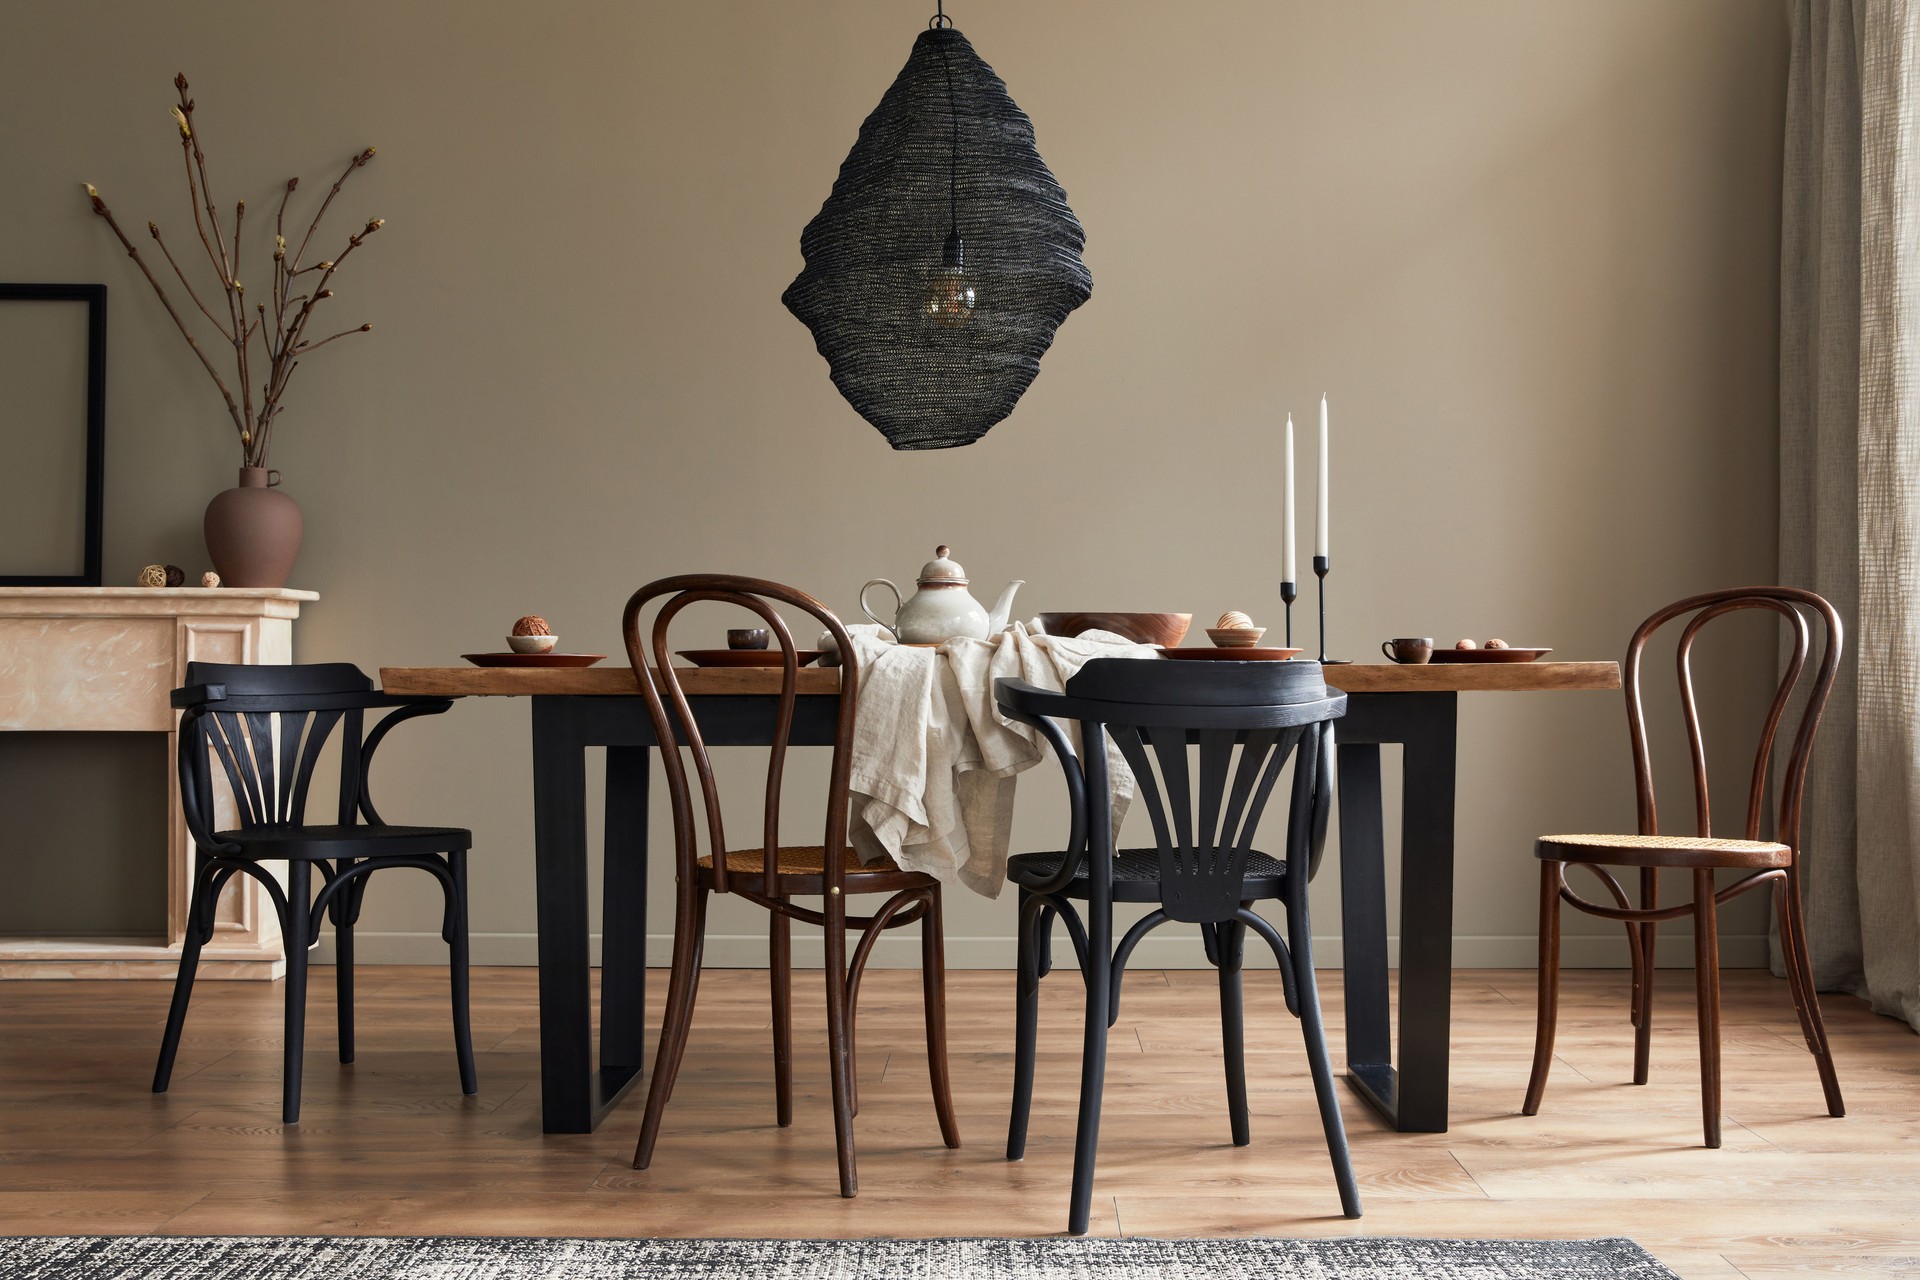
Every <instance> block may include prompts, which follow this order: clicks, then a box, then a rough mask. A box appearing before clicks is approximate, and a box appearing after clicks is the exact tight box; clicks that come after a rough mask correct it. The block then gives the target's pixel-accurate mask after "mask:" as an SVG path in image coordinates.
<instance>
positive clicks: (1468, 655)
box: [1429, 649, 1553, 662]
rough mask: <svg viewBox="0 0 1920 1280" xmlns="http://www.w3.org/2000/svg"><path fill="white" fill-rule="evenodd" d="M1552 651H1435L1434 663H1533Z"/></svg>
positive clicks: (1432, 659)
mask: <svg viewBox="0 0 1920 1280" xmlns="http://www.w3.org/2000/svg"><path fill="white" fill-rule="evenodd" d="M1552 652H1553V650H1551V649H1435V650H1434V651H1433V657H1432V658H1431V659H1429V661H1432V662H1532V661H1533V660H1534V659H1535V658H1538V657H1539V656H1540V655H1541V654H1543V653H1552Z"/></svg>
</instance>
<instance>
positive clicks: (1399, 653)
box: [1380, 636, 1433, 666]
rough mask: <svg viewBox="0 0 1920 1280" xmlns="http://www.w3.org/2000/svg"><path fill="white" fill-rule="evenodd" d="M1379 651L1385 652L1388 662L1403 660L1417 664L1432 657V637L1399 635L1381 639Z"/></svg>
mask: <svg viewBox="0 0 1920 1280" xmlns="http://www.w3.org/2000/svg"><path fill="white" fill-rule="evenodd" d="M1380 652H1381V653H1384V654H1386V655H1387V660H1388V661H1390V662H1404V663H1408V664H1410V665H1413V666H1418V665H1419V664H1420V663H1422V662H1427V661H1430V660H1431V659H1432V658H1433V637H1432V636H1401V637H1400V638H1399V639H1397V640H1382V641H1381V642H1380Z"/></svg>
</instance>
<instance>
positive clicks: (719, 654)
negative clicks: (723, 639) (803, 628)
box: [675, 649, 822, 667]
mask: <svg viewBox="0 0 1920 1280" xmlns="http://www.w3.org/2000/svg"><path fill="white" fill-rule="evenodd" d="M675 652H676V653H678V654H679V655H680V656H681V657H683V658H685V659H686V660H687V661H688V662H691V663H692V664H693V665H694V666H696V667H777V666H779V665H780V664H781V663H782V662H784V661H785V658H784V657H783V656H782V655H781V652H780V650H778V649H678V650H675ZM821 652H822V651H821V650H819V649H799V650H796V651H795V653H794V655H793V656H794V658H795V660H796V661H798V662H799V664H800V665H801V666H803V667H804V666H806V665H807V664H808V663H810V662H815V661H818V660H819V657H820V654H821Z"/></svg>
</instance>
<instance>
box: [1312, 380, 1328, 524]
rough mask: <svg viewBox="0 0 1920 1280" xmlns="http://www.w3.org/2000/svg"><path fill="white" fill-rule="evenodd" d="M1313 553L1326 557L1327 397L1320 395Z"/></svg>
mask: <svg viewBox="0 0 1920 1280" xmlns="http://www.w3.org/2000/svg"><path fill="white" fill-rule="evenodd" d="M1313 554H1314V555H1316V556H1319V557H1321V558H1322V559H1327V558H1329V557H1328V553H1327V398H1326V396H1324V395H1323V396H1321V397H1320V527H1319V529H1318V531H1317V532H1316V533H1315V535H1314V541H1313Z"/></svg>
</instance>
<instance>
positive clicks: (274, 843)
mask: <svg viewBox="0 0 1920 1280" xmlns="http://www.w3.org/2000/svg"><path fill="white" fill-rule="evenodd" d="M173 705H174V706H175V707H176V708H179V709H180V710H181V711H182V713H183V714H182V715H181V717H180V800H181V807H182V808H183V809H184V810H185V812H186V819H187V829H188V831H189V832H190V833H191V834H192V836H193V842H194V846H195V859H194V863H195V867H194V877H193V891H192V895H191V897H190V898H189V899H188V907H187V936H186V945H185V947H184V948H183V949H182V951H181V953H180V972H179V976H178V977H177V978H175V979H174V985H173V1006H172V1008H171V1009H170V1010H169V1011H168V1013H167V1030H166V1035H165V1037H164V1038H163V1039H162V1041H161V1043H160V1062H159V1066H158V1067H157V1068H156V1069H155V1071H154V1075H153V1091H154V1092H155V1093H165V1092H166V1091H167V1084H168V1081H169V1080H170V1079H171V1077H172V1075H173V1060H174V1055H175V1054H176V1053H177V1052H178V1050H179V1048H180V1030H181V1027H182V1025H183V1024H184V1023H185V1022H186V1018H187V1001H188V999H189V998H190V997H191V996H192V994H193V976H194V970H195V969H196V968H197V967H198V965H199V962H200V949H201V948H202V947H203V946H205V945H206V942H207V940H208V939H209V938H211V937H212V936H213V927H214V905H215V903H217V902H218V901H219V898H220V891H221V890H222V889H224V888H225V887H226V884H227V882H228V881H229V880H231V879H232V878H233V877H234V876H236V875H248V876H252V877H253V878H254V879H255V880H258V881H259V882H260V883H261V884H262V885H264V886H265V887H266V891H267V896H268V897H270V898H271V899H272V900H273V908H274V911H275V912H276V913H277V914H278V915H279V917H280V930H281V933H282V934H283V935H284V937H285V940H286V948H287V979H286V988H287V990H286V995H287V1018H286V1064H285V1072H284V1077H283V1080H282V1106H281V1114H282V1116H283V1118H284V1119H285V1120H286V1122H287V1123H289V1124H291V1123H293V1122H295V1121H297V1120H298V1119H299V1118H300V1055H301V1050H302V1049H303V1047H304V1043H305V1038H306V1037H305V1027H306V1002H307V950H308V948H309V947H311V946H312V945H313V942H314V937H315V935H316V934H317V933H318V931H319V926H320V920H321V915H322V913H323V912H324V913H325V914H326V916H327V918H328V919H330V920H331V921H332V922H333V929H334V945H335V951H336V957H337V958H336V962H335V978H336V982H337V984H338V990H339V1005H340V1061H342V1062H352V1061H353V926H354V923H355V921H357V920H358V919H359V917H360V904H361V900H362V898H363V897H364V896H365V894H366V889H367V877H368V876H370V875H372V874H373V873H374V872H375V871H385V870H387V869H389V868H393V867H415V868H418V869H420V870H422V871H426V872H429V873H431V874H432V875H433V876H434V877H435V878H436V879H438V880H439V881H440V886H441V888H442V889H443V890H444V891H445V893H446V914H445V916H444V917H443V919H442V922H441V927H440V935H441V937H443V938H444V939H446V942H447V945H448V947H449V949H450V950H451V967H452V971H453V973H452V978H453V1039H454V1049H455V1051H456V1053H457V1054H458V1055H459V1060H460V1088H461V1091H462V1092H464V1093H467V1094H472V1093H475V1092H477V1091H478V1089H479V1085H478V1083H477V1081H476V1079H475V1075H474V1066H473V1036H472V1033H471V1030H470V1028H469V1024H468V1018H467V850H468V848H470V847H471V846H472V843H473V834H472V833H471V832H469V831H464V830H462V829H460V828H458V827H400V826H392V825H389V824H388V823H387V822H385V821H384V820H383V819H382V818H381V817H380V815H379V813H378V812H377V811H376V810H375V809H374V807H373V799H372V797H371V796H370V795H369V794H368V791H367V769H368V766H369V765H370V764H371V763H372V762H373V754H374V751H375V750H376V749H377V748H378V747H379V745H380V743H381V741H382V740H383V739H384V738H385V737H386V736H387V734H388V733H389V732H390V731H391V730H392V729H393V727H394V726H395V725H397V724H399V723H400V722H401V721H403V720H410V719H413V718H414V717H415V716H425V715H436V714H438V713H440V712H442V711H445V710H446V709H447V708H448V707H450V706H452V705H453V703H452V702H451V701H450V700H449V699H446V698H402V697H395V696H393V695H390V694H384V693H379V692H376V691H375V690H374V688H373V685H372V682H371V681H369V680H368V679H367V677H366V676H365V675H364V674H362V673H361V671H360V669H359V668H358V667H355V666H352V665H350V664H348V663H344V662H342V663H327V664H322V665H315V666H228V665H222V664H217V663H210V662H194V663H189V664H188V665H187V686H186V687H185V688H182V689H175V690H174V691H173ZM382 708H392V711H391V713H390V714H388V715H386V716H384V717H382V718H381V719H380V721H379V722H378V723H376V724H375V725H374V726H373V729H372V731H371V732H367V733H366V734H365V737H364V738H363V737H362V732H363V729H364V727H365V714H366V712H368V711H370V710H379V709H382ZM341 725H344V730H343V732H342V734H341V746H340V753H339V755H340V803H339V813H338V818H339V820H338V821H337V822H336V823H334V824H332V825H328V826H313V825H308V824H307V823H306V808H307V792H308V788H309V786H310V784H311V783H312V781H313V771H314V768H315V766H316V765H317V764H318V763H319V760H320V756H321V754H322V752H323V751H324V749H325V747H326V743H327V739H328V737H330V736H331V735H332V733H333V730H334V728H335V727H336V726H341ZM210 754H211V755H212V756H214V757H217V758H218V759H219V761H220V765H221V768H222V770H223V771H224V772H225V774H226V778H227V782H228V784H229V786H230V787H231V790H232V795H233V801H234V806H235V809H236V810H237V813H238V817H239V826H238V827H237V828H236V829H234V830H231V831H218V830H215V826H216V819H215V817H214V801H213V775H212V768H211V766H210V764H209V762H208V757H209V755H210ZM362 819H364V821H362ZM268 862H285V863H286V864H287V868H288V875H287V888H286V889H285V890H284V891H283V890H282V889H281V887H280V883H279V881H278V880H276V879H275V878H274V876H273V874H272V873H271V872H270V871H269V870H268V869H267V868H266V867H265V866H263V865H262V864H263V863H268ZM316 869H317V870H318V871H319V872H320V878H321V881H322V884H321V888H320V892H319V894H318V895H317V896H316V895H314V893H313V889H312V886H313V872H314V871H315V870H316Z"/></svg>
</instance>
